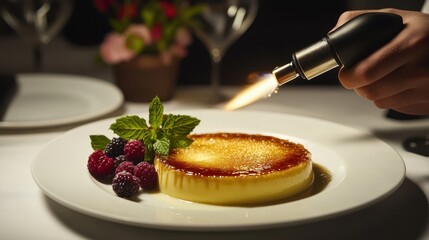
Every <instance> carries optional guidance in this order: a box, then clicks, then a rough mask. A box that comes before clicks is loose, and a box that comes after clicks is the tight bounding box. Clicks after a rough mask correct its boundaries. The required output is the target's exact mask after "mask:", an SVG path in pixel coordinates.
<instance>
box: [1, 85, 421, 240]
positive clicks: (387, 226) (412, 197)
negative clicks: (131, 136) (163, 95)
mask: <svg viewBox="0 0 429 240" xmlns="http://www.w3.org/2000/svg"><path fill="white" fill-rule="evenodd" d="M205 91H207V89H205V88H201V87H187V88H181V89H178V91H177V94H176V97H175V98H174V100H172V101H169V102H165V109H166V111H169V110H180V109H191V108H207V107H213V106H210V105H206V104H204V103H203V101H200V100H203V99H204V96H205ZM231 91H234V90H230V92H231ZM147 107H148V105H147V104H136V103H126V104H125V106H124V107H123V109H121V110H120V111H118V112H115V113H114V114H115V115H120V114H128V113H142V112H146V111H147ZM245 109H253V110H261V111H273V112H284V113H291V114H299V115H305V116H309V117H315V118H321V119H326V120H329V121H334V122H338V123H340V124H345V125H349V126H352V127H354V128H357V129H360V130H362V131H369V132H371V133H373V134H374V135H375V136H377V137H379V138H380V139H382V140H384V141H385V142H387V143H388V144H390V145H391V146H392V147H393V148H395V149H396V150H397V151H398V152H399V153H400V154H401V155H402V157H403V159H404V162H405V164H406V168H407V178H406V179H405V181H404V183H403V185H402V186H401V187H400V188H399V189H398V190H397V191H396V192H394V193H393V194H392V195H391V196H389V197H387V198H386V199H383V200H381V201H380V202H377V203H375V204H373V205H371V206H368V207H366V208H364V209H361V210H358V211H353V212H351V213H349V214H345V215H342V216H339V217H336V218H332V219H327V220H323V221H316V222H314V223H308V224H300V225H297V226H291V227H281V228H274V229H267V230H259V231H256V230H255V231H246V232H217V233H207V232H176V231H162V230H154V229H145V228H138V227H133V226H126V225H122V224H117V223H113V222H109V221H105V220H101V219H97V218H93V217H90V216H87V215H84V214H81V213H78V212H75V211H74V210H71V209H69V208H67V207H64V206H62V205H60V204H58V203H56V202H54V201H53V200H51V199H49V198H48V197H47V196H45V195H44V194H43V193H42V192H41V190H40V189H39V188H38V186H37V185H36V183H35V182H34V181H33V179H32V176H31V163H32V161H33V158H34V156H35V155H36V154H37V153H38V152H39V151H40V150H41V149H42V148H43V146H44V145H45V144H46V143H47V142H48V141H50V140H51V139H53V138H55V137H57V136H59V135H61V134H62V133H64V132H65V131H67V130H68V129H70V128H72V127H74V126H65V127H61V128H53V129H44V130H32V131H9V130H0V239H164V240H168V239H174V240H179V239H187V240H188V239H315V237H318V239H429V232H428V229H427V228H428V227H427V225H428V215H429V211H428V198H429V158H428V157H423V156H420V155H417V154H414V153H410V152H407V151H405V150H404V149H403V147H402V145H401V142H402V140H404V139H405V138H407V137H410V136H414V135H423V134H429V119H423V120H413V121H397V120H391V119H386V118H385V117H384V114H385V111H384V110H380V109H377V108H376V107H374V106H373V105H372V104H371V103H370V102H367V101H365V100H363V99H361V98H360V97H358V96H357V95H355V94H354V93H353V92H352V91H347V90H344V89H342V88H341V87H314V86H311V87H310V86H300V87H298V86H284V87H282V88H281V89H280V91H279V93H277V94H274V95H273V96H272V97H271V98H268V99H263V100H261V101H259V102H257V103H254V104H253V105H251V106H248V107H246V108H245ZM267 121H269V119H267ZM286 124H287V123H286ZM374 184H376V183H374Z"/></svg>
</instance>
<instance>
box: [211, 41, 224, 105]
mask: <svg viewBox="0 0 429 240" xmlns="http://www.w3.org/2000/svg"><path fill="white" fill-rule="evenodd" d="M211 56H212V69H211V78H210V85H211V88H212V90H213V92H214V94H215V95H216V96H220V95H221V94H220V71H221V69H220V67H221V66H220V65H221V62H222V54H221V51H220V50H219V49H217V48H214V49H213V50H212V51H211Z"/></svg>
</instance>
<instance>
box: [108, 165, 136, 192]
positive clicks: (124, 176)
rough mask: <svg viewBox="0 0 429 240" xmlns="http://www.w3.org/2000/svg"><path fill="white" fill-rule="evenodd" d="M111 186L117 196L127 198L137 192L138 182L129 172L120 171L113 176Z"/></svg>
mask: <svg viewBox="0 0 429 240" xmlns="http://www.w3.org/2000/svg"><path fill="white" fill-rule="evenodd" d="M112 188H113V191H114V192H115V193H116V195H118V196H119V197H122V198H129V197H131V196H133V195H134V194H136V193H137V192H138V190H139V182H138V179H137V178H136V177H135V176H133V175H132V174H131V173H129V172H125V171H122V172H120V173H118V174H116V175H115V177H114V178H113V182H112Z"/></svg>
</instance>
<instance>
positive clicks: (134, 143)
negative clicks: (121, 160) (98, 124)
mask: <svg viewBox="0 0 429 240" xmlns="http://www.w3.org/2000/svg"><path fill="white" fill-rule="evenodd" d="M145 151H146V147H145V145H144V144H143V143H142V142H141V141H139V140H130V141H128V142H127V144H125V147H124V155H125V157H126V158H127V160H128V161H131V162H133V163H134V164H138V163H139V162H141V161H143V160H144V154H145Z"/></svg>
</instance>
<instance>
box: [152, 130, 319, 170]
mask: <svg viewBox="0 0 429 240" xmlns="http://www.w3.org/2000/svg"><path fill="white" fill-rule="evenodd" d="M189 137H190V138H192V139H193V140H194V142H193V143H192V145H191V146H189V147H188V148H178V149H175V150H173V151H171V152H170V155H169V156H166V157H158V159H157V160H159V161H161V162H162V163H163V164H164V165H166V166H168V167H169V168H172V169H175V170H176V171H182V172H185V173H186V174H188V175H198V176H219V177H221V176H243V175H264V174H268V173H272V172H276V171H283V170H287V169H290V168H294V167H296V166H299V165H302V164H304V163H305V164H307V163H308V162H310V160H311V154H310V152H309V151H308V150H307V149H305V148H304V147H303V146H302V145H301V144H297V143H293V142H290V141H288V140H284V139H279V138H276V137H272V136H264V135H255V134H243V133H210V134H193V135H190V136H189Z"/></svg>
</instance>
